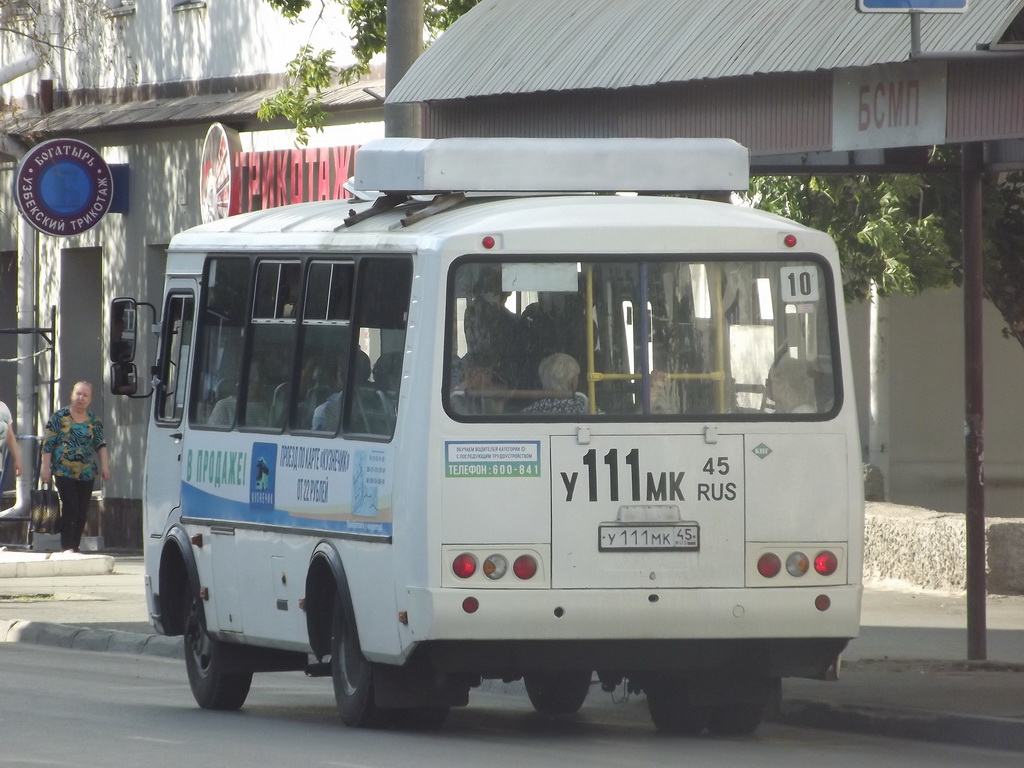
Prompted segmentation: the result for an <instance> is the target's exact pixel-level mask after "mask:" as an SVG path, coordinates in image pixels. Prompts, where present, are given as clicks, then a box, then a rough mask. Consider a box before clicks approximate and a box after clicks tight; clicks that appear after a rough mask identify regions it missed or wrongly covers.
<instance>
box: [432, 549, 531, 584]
mask: <svg viewBox="0 0 1024 768" xmlns="http://www.w3.org/2000/svg"><path fill="white" fill-rule="evenodd" d="M539 568H540V566H539V564H538V563H537V558H535V557H534V556H533V555H519V556H518V557H516V559H515V560H514V561H513V562H512V573H513V574H514V575H515V577H516V578H517V579H519V580H520V581H529V580H530V579H532V578H533V577H534V576H536V575H537V571H538V570H539ZM478 570H479V571H481V572H482V573H483V574H484V576H486V577H487V578H488V579H490V580H491V581H498V580H500V579H502V578H504V577H505V576H506V575H507V574H508V571H509V568H508V559H507V558H506V557H505V556H504V555H499V554H493V555H488V556H487V557H486V558H484V561H483V565H482V566H481V565H480V564H479V563H478V561H477V558H476V556H475V555H473V554H472V553H470V552H463V553H462V554H460V555H457V556H456V557H455V559H454V560H452V573H454V574H455V575H456V576H458V577H459V578H460V579H469V578H471V577H473V576H475V575H476V573H477V571H478Z"/></svg>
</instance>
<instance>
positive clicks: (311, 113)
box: [258, 0, 480, 145]
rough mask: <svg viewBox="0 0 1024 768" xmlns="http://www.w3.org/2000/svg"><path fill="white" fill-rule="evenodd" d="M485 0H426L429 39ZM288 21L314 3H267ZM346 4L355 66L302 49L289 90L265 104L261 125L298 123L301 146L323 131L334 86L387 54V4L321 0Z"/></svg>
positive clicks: (293, 64) (291, 68) (278, 0)
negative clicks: (327, 96) (326, 95)
mask: <svg viewBox="0 0 1024 768" xmlns="http://www.w3.org/2000/svg"><path fill="white" fill-rule="evenodd" d="M479 1H480V0H438V1H437V2H431V1H430V0H424V3H423V23H424V27H425V32H426V35H427V39H428V40H433V39H435V38H436V37H437V35H438V34H440V33H441V32H443V31H444V30H445V29H447V28H448V27H449V26H451V24H452V23H453V22H454V21H455V20H456V19H458V18H459V16H461V15H462V14H464V13H465V12H466V11H468V10H469V9H470V8H472V7H473V6H474V5H476V4H477V3H478V2H479ZM267 2H268V3H270V5H271V6H272V7H273V8H275V9H276V10H277V11H279V12H280V13H281V14H282V15H283V16H284V17H285V18H288V19H292V20H296V19H298V18H299V16H300V14H302V12H303V11H306V10H309V9H311V8H312V7H313V0H267ZM318 2H319V4H320V6H321V7H323V6H324V4H325V3H327V2H335V3H341V4H342V5H344V6H345V11H346V16H347V18H348V21H349V24H350V25H351V27H352V32H353V43H352V53H353V55H354V56H355V60H356V63H355V64H353V65H351V66H349V67H341V68H337V69H335V68H333V67H332V65H331V59H332V58H333V57H334V51H313V50H312V49H311V48H310V46H308V45H307V46H303V48H302V49H301V50H300V51H299V53H298V55H297V56H296V57H295V59H293V60H292V62H291V63H290V64H289V66H288V78H289V85H288V86H286V87H285V88H284V89H282V90H281V91H279V92H278V93H276V94H275V95H274V96H272V97H270V98H268V99H264V101H263V103H262V104H260V108H259V113H258V116H259V118H260V119H261V120H271V119H273V118H274V117H283V118H285V119H287V120H288V121H289V122H291V123H294V124H295V136H296V139H295V141H296V143H297V144H301V145H306V144H308V143H309V131H311V130H316V131H319V130H322V129H323V123H324V120H325V118H326V114H325V113H324V111H323V105H322V94H323V91H324V90H325V89H326V88H328V87H329V86H330V84H331V82H332V81H333V80H334V79H335V78H337V81H338V82H339V83H341V84H343V85H347V84H348V83H352V82H355V81H356V80H357V79H358V78H359V76H360V75H364V74H366V73H367V72H368V71H369V69H370V61H371V60H372V59H373V57H374V56H376V55H377V54H379V53H383V52H384V50H385V46H386V42H387V0H318Z"/></svg>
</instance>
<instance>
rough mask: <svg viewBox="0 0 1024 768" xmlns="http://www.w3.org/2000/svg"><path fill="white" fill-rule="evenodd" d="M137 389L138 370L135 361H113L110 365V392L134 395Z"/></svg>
mask: <svg viewBox="0 0 1024 768" xmlns="http://www.w3.org/2000/svg"><path fill="white" fill-rule="evenodd" d="M138 391H139V371H138V369H137V368H136V367H135V363H114V364H113V365H111V366H110V393H111V394H113V395H128V396H131V395H134V394H136V393H137V392H138Z"/></svg>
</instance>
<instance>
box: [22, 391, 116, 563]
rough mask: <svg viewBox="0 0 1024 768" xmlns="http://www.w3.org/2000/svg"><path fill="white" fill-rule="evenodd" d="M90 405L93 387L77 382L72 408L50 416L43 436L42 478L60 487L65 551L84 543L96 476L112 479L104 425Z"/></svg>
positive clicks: (45, 481)
mask: <svg viewBox="0 0 1024 768" xmlns="http://www.w3.org/2000/svg"><path fill="white" fill-rule="evenodd" d="M91 402H92V384H90V383H89V382H87V381H78V382H75V386H74V387H73V388H72V389H71V405H69V406H68V407H66V408H61V409H60V410H59V411H57V412H56V413H54V414H53V416H51V417H50V420H49V421H48V422H46V434H45V435H44V437H43V446H42V457H41V467H40V470H39V478H40V480H42V481H43V482H44V483H49V482H50V480H51V479H52V480H53V482H54V484H55V485H56V486H57V493H58V494H59V495H60V506H61V513H60V545H61V549H63V550H64V551H65V552H77V551H78V550H79V547H80V546H81V544H82V533H83V532H84V531H85V521H86V515H87V514H88V512H89V502H90V501H91V500H92V488H93V484H94V483H95V482H96V475H97V474H99V476H100V477H102V478H103V479H104V480H109V479H110V467H109V465H108V462H107V444H106V442H105V441H104V439H103V422H102V421H101V420H100V418H99V417H98V416H97V415H96V414H95V413H93V412H92V411H90V410H89V404H90V403H91ZM97 463H98V466H97Z"/></svg>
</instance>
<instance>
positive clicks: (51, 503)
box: [31, 485, 60, 534]
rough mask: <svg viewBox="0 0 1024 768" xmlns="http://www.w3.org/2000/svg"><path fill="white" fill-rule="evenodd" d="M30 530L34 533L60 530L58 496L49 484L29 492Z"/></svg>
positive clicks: (57, 531)
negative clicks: (30, 508)
mask: <svg viewBox="0 0 1024 768" xmlns="http://www.w3.org/2000/svg"><path fill="white" fill-rule="evenodd" d="M31 507H32V510H31V519H32V530H33V531H35V532H36V533H51V534H52V533H59V532H60V496H58V495H57V491H55V490H54V489H53V488H52V487H50V486H49V485H47V486H44V487H42V488H39V489H37V490H34V491H32V493H31Z"/></svg>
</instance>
